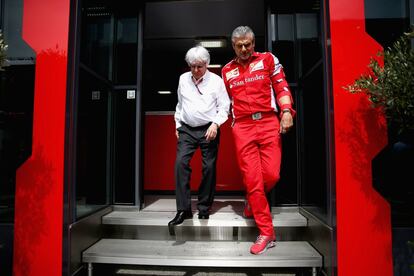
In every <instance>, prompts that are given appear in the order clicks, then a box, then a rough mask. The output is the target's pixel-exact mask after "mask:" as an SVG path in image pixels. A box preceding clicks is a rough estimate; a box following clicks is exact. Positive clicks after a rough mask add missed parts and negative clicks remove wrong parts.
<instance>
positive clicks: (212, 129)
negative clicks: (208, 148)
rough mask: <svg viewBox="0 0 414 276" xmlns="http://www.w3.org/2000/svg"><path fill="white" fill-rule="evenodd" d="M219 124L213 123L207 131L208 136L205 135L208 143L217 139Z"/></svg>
mask: <svg viewBox="0 0 414 276" xmlns="http://www.w3.org/2000/svg"><path fill="white" fill-rule="evenodd" d="M217 128H218V126H217V124H216V123H212V124H211V125H210V126H209V128H208V129H207V132H206V135H204V136H205V137H206V140H207V141H211V140H214V139H216V136H217Z"/></svg>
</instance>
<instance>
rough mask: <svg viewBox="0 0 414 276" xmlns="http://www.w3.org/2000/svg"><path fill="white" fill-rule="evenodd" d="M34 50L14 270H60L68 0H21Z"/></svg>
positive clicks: (35, 272)
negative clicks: (29, 150) (27, 153)
mask: <svg viewBox="0 0 414 276" xmlns="http://www.w3.org/2000/svg"><path fill="white" fill-rule="evenodd" d="M23 14H24V18H23V38H24V40H25V41H26V42H27V43H28V44H29V45H30V46H31V47H32V48H33V49H34V50H35V52H36V54H37V56H36V71H35V76H36V80H35V92H34V96H35V98H34V114H33V146H32V155H31V157H30V158H29V160H27V162H26V163H24V164H23V166H21V167H20V168H19V169H18V171H17V179H16V198H15V228H14V231H15V232H14V234H15V237H14V256H13V271H14V273H13V275H23V276H28V275H34V276H38V275H62V225H63V219H62V214H63V169H64V168H63V164H64V160H63V157H64V133H65V105H66V72H67V71H66V67H67V46H68V26H69V0H59V1H56V0H24V13H23Z"/></svg>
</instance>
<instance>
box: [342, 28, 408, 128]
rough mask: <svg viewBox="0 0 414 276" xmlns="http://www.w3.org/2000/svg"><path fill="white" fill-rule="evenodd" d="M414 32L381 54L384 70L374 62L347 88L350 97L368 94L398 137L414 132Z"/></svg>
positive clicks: (401, 38) (402, 37)
mask: <svg viewBox="0 0 414 276" xmlns="http://www.w3.org/2000/svg"><path fill="white" fill-rule="evenodd" d="M413 37H414V29H412V30H411V32H409V33H404V34H403V35H402V36H401V37H400V38H399V39H398V40H397V41H395V42H394V44H393V45H392V46H391V47H388V48H387V49H385V50H384V51H380V52H379V53H378V56H379V57H382V58H383V61H384V66H381V65H380V63H379V62H378V60H377V59H374V58H371V60H370V63H369V64H368V68H369V70H368V73H366V74H363V75H361V76H360V77H359V78H358V79H356V80H355V82H354V83H353V84H351V85H348V86H346V87H344V88H345V89H346V90H348V91H349V92H351V93H366V94H367V95H368V98H369V100H370V101H371V102H372V104H373V106H374V107H380V108H382V109H383V110H384V113H385V116H386V117H387V122H388V124H389V125H393V126H397V127H398V131H399V133H401V132H404V131H406V130H413V129H414V51H413V49H412V48H411V39H412V38H413Z"/></svg>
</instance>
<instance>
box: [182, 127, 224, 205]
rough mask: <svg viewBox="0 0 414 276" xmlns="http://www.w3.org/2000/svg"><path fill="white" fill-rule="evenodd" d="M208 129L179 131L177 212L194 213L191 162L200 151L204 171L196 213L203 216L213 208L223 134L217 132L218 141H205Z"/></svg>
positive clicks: (192, 128) (184, 128) (197, 128)
mask: <svg viewBox="0 0 414 276" xmlns="http://www.w3.org/2000/svg"><path fill="white" fill-rule="evenodd" d="M209 126H210V125H209V124H208V125H206V126H201V127H190V126H188V125H185V124H183V125H182V126H181V127H180V128H178V132H179V138H178V143H177V157H176V160H175V180H176V185H175V187H176V201H177V211H191V189H190V179H191V167H190V161H191V158H192V157H193V155H194V152H195V151H196V150H197V148H198V147H200V150H201V156H202V170H203V171H202V179H201V183H200V187H199V189H198V203H197V209H198V211H199V212H200V213H205V212H208V211H209V208H210V207H211V205H212V204H213V200H214V192H215V188H216V162H217V152H218V146H219V140H220V132H219V130H218V131H217V136H216V139H214V140H212V141H209V142H208V141H206V138H205V137H204V135H205V134H206V131H207V129H208V127H209Z"/></svg>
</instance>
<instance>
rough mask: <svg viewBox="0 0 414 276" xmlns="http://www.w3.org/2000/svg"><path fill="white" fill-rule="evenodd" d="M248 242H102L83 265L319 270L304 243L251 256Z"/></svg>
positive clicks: (279, 245)
mask: <svg viewBox="0 0 414 276" xmlns="http://www.w3.org/2000/svg"><path fill="white" fill-rule="evenodd" d="M251 245H252V242H240V241H214V242H213V241H208V242H206V241H182V242H179V241H168V240H165V241H163V240H160V241H154V240H129V239H102V240H100V241H98V242H97V243H95V244H94V245H92V246H91V247H89V248H88V249H87V250H85V251H84V252H83V254H82V260H83V262H84V263H90V264H93V263H105V264H125V265H157V266H191V267H275V268H276V267H321V266H322V257H321V255H320V254H319V253H318V252H317V251H316V250H315V249H314V248H313V247H312V246H311V245H310V244H309V243H308V242H301V241H285V242H283V241H282V242H277V244H276V247H274V248H271V249H269V250H267V251H266V252H265V253H264V254H262V255H252V254H250V252H249V248H250V246H251Z"/></svg>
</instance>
